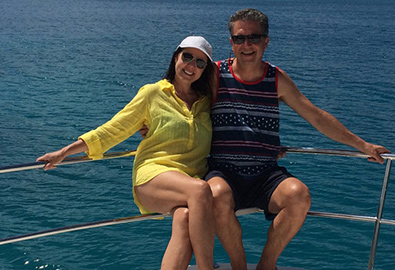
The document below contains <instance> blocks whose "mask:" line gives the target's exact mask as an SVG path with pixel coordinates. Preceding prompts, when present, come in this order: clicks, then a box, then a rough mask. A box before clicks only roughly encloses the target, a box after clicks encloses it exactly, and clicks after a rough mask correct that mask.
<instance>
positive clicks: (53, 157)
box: [37, 149, 66, 170]
mask: <svg viewBox="0 0 395 270" xmlns="http://www.w3.org/2000/svg"><path fill="white" fill-rule="evenodd" d="M65 157H66V155H65V153H64V150H63V149H61V150H58V151H55V152H52V153H46V154H45V155H43V156H41V157H39V158H37V161H42V162H47V164H45V165H44V167H43V169H44V170H50V169H55V168H56V164H59V163H60V162H62V160H64V159H65Z"/></svg>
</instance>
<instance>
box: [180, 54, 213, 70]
mask: <svg viewBox="0 0 395 270" xmlns="http://www.w3.org/2000/svg"><path fill="white" fill-rule="evenodd" d="M181 59H182V61H183V62H184V63H191V62H192V61H193V59H195V57H194V56H193V54H191V53H187V52H183V53H182V57H181ZM195 65H196V67H197V68H199V69H204V68H205V67H206V66H207V62H206V61H204V60H203V59H200V58H196V60H195Z"/></svg>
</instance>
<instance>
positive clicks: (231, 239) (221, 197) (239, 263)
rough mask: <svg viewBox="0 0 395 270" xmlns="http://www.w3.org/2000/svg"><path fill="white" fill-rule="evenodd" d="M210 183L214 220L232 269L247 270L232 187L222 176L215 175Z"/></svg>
mask: <svg viewBox="0 0 395 270" xmlns="http://www.w3.org/2000/svg"><path fill="white" fill-rule="evenodd" d="M208 183H209V185H210V187H211V190H212V192H213V197H214V201H213V209H214V220H215V227H216V234H217V237H218V240H219V241H220V242H221V244H222V246H223V247H224V249H225V251H226V252H227V253H228V256H229V258H230V262H231V265H232V269H234V270H246V269H247V261H246V255H245V252H244V246H243V242H242V230H241V226H240V223H239V221H238V219H237V217H236V215H235V213H234V206H235V203H234V200H233V192H232V189H231V188H230V186H229V185H228V183H226V181H225V180H223V179H222V178H220V177H214V178H212V179H210V180H209V181H208Z"/></svg>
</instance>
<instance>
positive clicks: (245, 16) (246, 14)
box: [228, 8, 269, 36]
mask: <svg viewBox="0 0 395 270" xmlns="http://www.w3.org/2000/svg"><path fill="white" fill-rule="evenodd" d="M236 21H257V22H259V24H260V25H261V28H262V34H263V35H265V36H267V35H268V34H269V19H268V18H267V16H266V15H265V14H263V13H262V12H261V11H259V10H257V9H253V8H246V9H241V10H239V11H237V12H236V13H235V14H234V15H232V16H230V18H229V21H228V28H229V32H230V34H231V35H233V27H234V24H235V22H236Z"/></svg>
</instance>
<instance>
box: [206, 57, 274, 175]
mask: <svg viewBox="0 0 395 270" xmlns="http://www.w3.org/2000/svg"><path fill="white" fill-rule="evenodd" d="M218 68H219V88H218V93H217V97H216V100H215V102H214V104H213V107H212V108H211V120H212V125H213V138H212V144H211V153H210V158H209V162H210V167H211V169H213V170H226V171H231V172H233V173H237V174H239V175H242V176H255V175H258V174H261V173H263V172H264V171H265V170H267V169H268V168H271V167H272V166H275V165H276V164H277V162H276V157H277V154H278V152H279V150H280V138H279V124H280V119H279V102H278V96H277V72H278V71H277V68H276V67H275V66H273V65H271V64H269V63H267V65H266V70H265V72H264V74H263V76H262V78H261V79H260V80H258V81H257V82H253V83H251V82H243V81H242V80H240V79H238V78H236V77H235V75H234V74H233V71H232V68H231V66H230V65H229V59H228V60H227V61H221V62H219V64H218Z"/></svg>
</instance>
